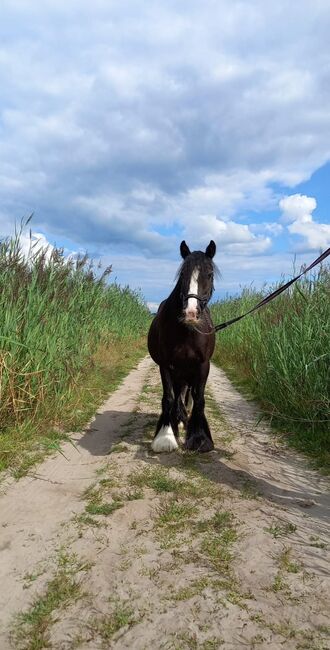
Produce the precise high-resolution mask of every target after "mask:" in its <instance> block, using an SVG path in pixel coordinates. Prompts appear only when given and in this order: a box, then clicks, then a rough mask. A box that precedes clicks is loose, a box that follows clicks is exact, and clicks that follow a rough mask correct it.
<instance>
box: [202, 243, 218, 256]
mask: <svg viewBox="0 0 330 650" xmlns="http://www.w3.org/2000/svg"><path fill="white" fill-rule="evenodd" d="M216 250H217V247H216V245H215V243H214V241H213V239H211V241H210V243H209V245H208V247H207V249H206V251H205V255H207V257H210V258H211V259H212V257H214V256H215V251H216Z"/></svg>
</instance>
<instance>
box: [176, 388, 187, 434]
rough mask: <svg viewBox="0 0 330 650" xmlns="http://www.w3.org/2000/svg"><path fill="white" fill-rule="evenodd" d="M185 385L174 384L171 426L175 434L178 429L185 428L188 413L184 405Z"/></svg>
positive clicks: (177, 432)
mask: <svg viewBox="0 0 330 650" xmlns="http://www.w3.org/2000/svg"><path fill="white" fill-rule="evenodd" d="M187 390H188V389H187V386H182V383H175V384H174V398H175V402H174V407H173V412H172V414H173V418H172V427H173V431H174V434H175V436H178V435H179V431H181V430H182V429H186V428H187V424H188V413H187V409H186V405H185V399H186V392H187Z"/></svg>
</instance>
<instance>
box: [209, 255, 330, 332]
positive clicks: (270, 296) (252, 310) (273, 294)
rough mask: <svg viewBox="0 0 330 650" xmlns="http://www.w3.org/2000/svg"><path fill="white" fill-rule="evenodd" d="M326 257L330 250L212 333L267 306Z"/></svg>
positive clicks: (217, 326)
mask: <svg viewBox="0 0 330 650" xmlns="http://www.w3.org/2000/svg"><path fill="white" fill-rule="evenodd" d="M328 255H330V248H327V250H326V251H324V253H322V254H321V255H320V256H319V257H318V258H317V259H316V260H314V262H312V264H310V265H309V266H308V267H307V269H305V270H304V271H302V272H301V273H299V275H297V276H296V277H295V278H292V280H289V282H286V283H285V284H283V285H282V286H281V287H279V288H278V289H276V291H273V293H270V294H269V295H268V296H266V297H265V298H263V299H262V300H260V302H258V304H257V305H255V306H254V307H252V309H249V311H247V312H245V314H241V315H240V316H236V318H231V320H227V321H225V323H220V325H215V327H214V328H213V331H214V332H219V330H224V329H225V327H228V326H229V325H232V324H233V323H237V321H239V320H241V319H242V318H245V316H248V315H249V314H252V313H253V312H254V311H257V309H260V307H263V306H264V305H267V303H268V302H270V301H271V300H274V298H276V297H277V296H279V295H280V293H282V292H283V291H285V289H287V288H288V287H290V286H291V284H293V283H294V282H296V281H297V280H299V278H301V276H302V275H304V274H305V273H307V272H308V271H310V270H311V269H313V268H314V266H316V265H317V264H320V262H323V260H325V259H326V257H328ZM201 333H203V332H201Z"/></svg>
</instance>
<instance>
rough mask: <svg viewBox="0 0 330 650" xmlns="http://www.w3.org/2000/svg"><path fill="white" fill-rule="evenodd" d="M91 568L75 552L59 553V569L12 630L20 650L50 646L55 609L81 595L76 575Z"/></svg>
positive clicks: (18, 618)
mask: <svg viewBox="0 0 330 650" xmlns="http://www.w3.org/2000/svg"><path fill="white" fill-rule="evenodd" d="M89 568H90V566H88V565H86V564H85V565H84V564H82V563H81V562H79V561H78V559H77V557H76V556H75V555H69V554H67V553H65V552H60V554H59V557H58V564H57V570H56V573H55V575H54V577H53V578H52V580H50V581H49V582H48V584H47V586H46V589H45V591H44V593H43V594H41V595H40V596H38V597H37V598H35V599H34V601H33V602H32V605H31V606H30V607H29V609H27V610H26V611H25V612H22V613H20V614H19V615H18V616H17V617H16V620H15V622H14V625H13V627H12V631H11V641H12V644H13V647H15V648H16V649H17V650H41V649H42V648H49V647H51V646H50V642H49V630H50V628H51V626H52V623H53V620H52V615H53V612H55V611H56V610H58V609H59V608H62V609H63V608H65V607H67V606H68V605H69V604H71V603H72V602H74V601H76V600H77V599H78V598H81V596H82V591H81V586H80V583H79V580H78V579H77V574H78V573H79V572H81V571H86V570H88V569H89Z"/></svg>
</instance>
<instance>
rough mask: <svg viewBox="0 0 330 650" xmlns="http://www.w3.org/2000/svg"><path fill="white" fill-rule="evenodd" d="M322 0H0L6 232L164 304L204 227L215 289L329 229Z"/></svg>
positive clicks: (277, 266)
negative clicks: (77, 256)
mask: <svg viewBox="0 0 330 650" xmlns="http://www.w3.org/2000/svg"><path fill="white" fill-rule="evenodd" d="M329 33H330V5H329V1H328V0H313V2H311V0H301V1H300V2H299V3H298V4H297V3H294V2H291V1H290V0H286V1H284V0H278V1H277V2H276V3H275V2H264V0H241V1H237V0H205V1H204V2H199V1H198V2H197V1H195V0H189V2H187V1H185V2H182V0H175V1H174V0H164V2H162V3H156V2H153V1H151V0H143V1H142V0H121V2H114V1H112V0H94V1H93V3H91V2H90V0H88V2H87V0H65V1H64V0H43V2H39V0H2V2H1V9H0V36H1V38H0V89H1V91H0V235H1V236H5V235H8V234H9V233H10V232H12V230H13V227H14V224H15V221H16V222H19V221H20V219H21V218H22V217H26V216H28V215H29V214H30V213H31V212H33V213H34V217H33V220H32V229H33V231H34V233H35V234H36V236H39V237H42V241H47V242H50V243H51V244H54V243H56V244H57V245H60V246H64V247H65V249H66V250H68V251H79V250H86V249H87V251H88V252H89V253H90V254H91V255H92V256H94V257H95V258H98V259H102V261H103V262H104V264H108V263H112V265H113V269H114V273H113V277H116V278H117V280H118V281H119V282H120V283H123V284H126V283H129V284H130V285H131V286H132V287H141V289H142V292H143V293H144V295H145V297H146V299H147V300H148V301H150V302H151V303H152V302H155V303H157V302H158V301H159V300H160V299H161V298H163V297H164V296H166V295H167V294H168V292H169V289H170V288H171V287H172V286H173V278H174V274H175V270H176V268H177V266H178V261H179V253H178V246H179V243H180V241H181V239H186V241H187V243H188V244H189V245H190V246H191V248H192V249H200V248H203V247H205V245H206V244H207V243H208V242H209V240H210V239H211V238H212V239H214V240H215V241H216V243H217V248H218V253H217V257H216V261H217V263H218V266H219V267H220V269H221V271H222V279H221V281H218V286H217V291H218V295H223V294H224V293H225V292H235V291H237V290H239V286H240V285H242V284H246V283H249V284H250V283H251V282H254V284H255V285H256V286H259V285H260V283H262V282H263V281H264V280H268V281H270V282H271V281H274V280H276V279H278V278H280V277H281V275H283V274H286V275H287V274H290V273H291V272H292V268H293V259H294V256H295V259H296V265H298V266H299V264H300V263H302V262H304V261H305V262H310V261H311V260H312V259H313V258H314V257H316V256H317V255H318V253H319V251H320V250H321V249H325V248H326V247H327V246H330V45H329V42H330V41H329Z"/></svg>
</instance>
